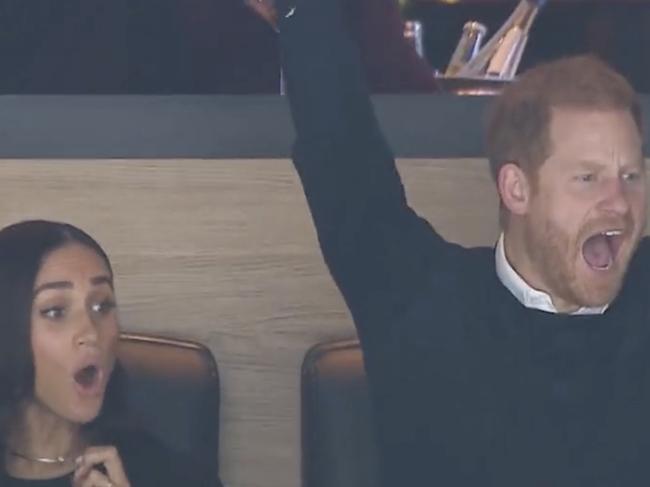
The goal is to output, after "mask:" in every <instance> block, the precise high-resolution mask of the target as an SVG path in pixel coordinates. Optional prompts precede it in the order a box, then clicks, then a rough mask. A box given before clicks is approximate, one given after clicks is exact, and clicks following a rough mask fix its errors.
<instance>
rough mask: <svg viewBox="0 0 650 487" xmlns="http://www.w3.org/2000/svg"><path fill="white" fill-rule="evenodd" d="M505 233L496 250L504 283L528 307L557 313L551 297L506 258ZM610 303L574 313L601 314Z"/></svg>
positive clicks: (499, 272)
mask: <svg viewBox="0 0 650 487" xmlns="http://www.w3.org/2000/svg"><path fill="white" fill-rule="evenodd" d="M504 238H505V237H504V235H503V233H502V234H501V235H500V236H499V241H498V242H497V246H496V250H495V259H496V270H497V275H498V276H499V279H500V280H501V282H502V283H503V285H504V286H505V287H506V288H508V290H509V291H510V292H511V293H512V294H513V295H514V296H515V298H517V300H518V301H519V302H520V303H521V304H523V305H524V306H525V307H526V308H533V309H538V310H541V311H546V312H548V313H557V312H558V311H557V309H556V308H555V306H554V305H553V301H552V300H551V297H550V296H549V295H548V294H546V293H545V292H544V291H539V290H537V289H533V288H532V287H530V286H529V285H528V283H527V282H526V281H524V279H523V278H522V277H521V276H520V275H519V274H517V271H515V269H514V268H513V267H512V266H511V265H510V262H508V259H507V258H506V251H505V244H504ZM608 306H609V305H608V304H606V305H604V306H599V307H597V308H580V309H578V310H576V311H574V312H573V313H571V314H572V315H599V314H603V313H604V312H605V310H606V309H607V307H608Z"/></svg>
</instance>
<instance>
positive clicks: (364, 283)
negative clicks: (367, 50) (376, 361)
mask: <svg viewBox="0 0 650 487" xmlns="http://www.w3.org/2000/svg"><path fill="white" fill-rule="evenodd" d="M285 11H286V10H285ZM280 32H281V34H280V44H281V49H282V56H283V66H284V70H285V76H286V80H287V91H288V95H289V102H290V106H291V113H292V117H293V121H294V125H295V130H296V134H297V139H296V142H295V146H294V152H293V160H294V164H295V166H296V169H297V171H298V173H299V176H300V178H301V181H302V184H303V188H304V191H305V195H306V197H307V201H308V204H309V208H310V210H311V213H312V217H313V220H314V224H315V227H316V231H317V234H318V239H319V243H320V246H321V249H322V252H323V255H324V258H325V261H326V263H327V265H328V267H329V269H330V272H331V274H332V276H333V277H334V279H335V281H336V283H337V285H338V286H339V288H340V290H341V292H342V294H343V296H344V298H345V300H346V302H347V305H348V307H349V308H350V311H351V313H352V315H353V318H354V320H355V323H356V325H357V328H358V331H359V332H360V335H361V338H362V340H363V339H364V335H366V334H367V332H372V333H373V334H374V333H377V331H376V330H377V327H382V326H390V323H391V322H394V320H393V318H395V317H396V316H397V315H399V313H400V312H401V311H402V310H404V309H405V308H406V307H407V306H408V305H409V303H410V302H411V300H413V299H414V298H415V297H416V296H417V294H418V293H419V292H421V290H422V289H423V287H424V285H425V283H426V281H427V279H428V278H429V276H431V273H432V271H433V270H434V268H435V267H436V266H437V265H440V264H442V263H444V262H445V261H446V259H447V258H448V257H449V254H450V252H452V251H453V248H454V246H452V245H451V244H448V243H447V242H445V241H444V240H443V239H442V238H441V237H440V236H439V235H438V234H437V233H436V232H435V231H434V230H433V229H432V228H431V227H430V226H429V224H428V223H427V222H426V221H425V220H423V219H422V218H420V217H419V216H418V215H417V214H416V213H415V212H414V211H413V210H412V209H411V208H410V207H409V206H408V203H407V201H406V197H405V194H404V188H403V186H402V183H401V180H400V177H399V174H398V172H397V169H396V167H395V161H394V158H393V155H392V153H391V150H390V148H389V147H388V145H387V143H386V141H385V140H384V137H383V135H382V133H381V131H380V128H379V125H378V122H377V120H376V118H375V115H374V112H373V108H372V104H371V101H370V98H369V96H368V92H367V88H366V86H365V83H364V80H363V79H362V74H361V68H360V62H359V55H358V52H357V48H356V47H355V43H354V41H353V40H352V39H351V38H350V35H349V33H348V32H346V29H345V27H344V23H343V21H342V15H341V12H340V5H339V2H336V1H332V0H300V1H299V2H298V3H297V6H296V8H295V9H293V10H292V9H288V13H286V14H283V15H282V20H281V23H280Z"/></svg>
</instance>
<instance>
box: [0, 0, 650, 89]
mask: <svg viewBox="0 0 650 487" xmlns="http://www.w3.org/2000/svg"><path fill="white" fill-rule="evenodd" d="M341 1H343V2H345V4H346V5H345V11H346V15H347V16H348V21H349V26H350V31H351V34H352V35H353V36H355V38H357V39H358V41H359V44H360V47H361V50H362V57H363V59H364V62H365V64H366V68H367V74H368V79H369V82H370V85H371V87H372V89H373V90H374V91H376V92H418V91H423V92H426V91H435V89H436V88H435V84H433V83H432V82H431V80H430V79H428V78H430V74H431V72H432V70H433V69H440V70H443V71H444V68H445V67H446V65H447V62H448V61H449V58H450V56H451V53H452V52H453V50H454V47H455V46H456V43H457V42H458V39H459V37H460V34H461V31H462V27H463V24H464V23H465V22H466V21H468V20H478V21H480V22H482V23H484V24H485V25H486V26H487V27H488V37H489V36H490V35H491V34H492V33H494V32H495V30H496V29H497V28H498V27H499V26H500V25H501V24H502V23H503V21H504V20H505V19H506V18H507V17H508V15H509V14H510V12H512V10H513V8H514V6H515V5H516V4H517V1H513V0H399V1H398V0H341ZM402 20H418V21H420V22H421V23H422V26H423V44H424V59H419V58H417V55H416V54H415V53H414V52H413V51H412V49H411V48H410V46H408V44H407V43H406V42H405V41H404V40H403V39H400V34H401V32H402V31H403V26H402V24H401V22H402ZM648 48H650V3H649V2H647V1H646V0H549V1H548V3H547V5H546V6H545V7H544V9H542V11H541V13H540V15H539V16H538V18H537V19H536V21H535V23H534V25H533V30H532V33H531V36H530V40H529V43H528V47H527V49H526V52H525V54H524V57H523V61H522V65H521V67H522V68H524V69H525V68H526V67H527V66H530V65H532V64H535V63H538V62H540V61H543V60H546V59H552V58H556V57H559V56H562V55H568V54H574V53H582V52H593V53H596V54H598V55H599V56H601V57H602V58H604V59H605V60H607V61H608V62H609V63H611V64H612V65H613V66H615V67H616V68H618V69H619V70H620V71H622V72H623V73H624V74H625V75H626V76H627V77H628V78H629V79H630V80H631V81H632V82H633V84H634V85H635V87H636V88H637V89H638V90H640V91H643V92H647V91H649V90H650V60H649V58H650V55H648V54H646V53H647V52H649V50H648ZM409 50H410V51H409ZM407 51H409V52H407ZM0 63H1V74H0V93H96V94H98V93H138V94H147V93H152V94H153V93H177V94H181V93H202V94H208V93H277V92H278V91H279V86H280V80H279V59H278V52H277V38H276V34H275V32H274V31H273V30H272V29H271V28H270V27H269V26H268V25H267V24H265V23H264V21H263V20H261V19H260V18H257V17H256V16H255V15H254V14H252V13H251V12H250V11H249V10H248V9H247V7H246V6H245V5H244V4H243V3H242V0H111V1H106V0H30V1H24V0H0Z"/></svg>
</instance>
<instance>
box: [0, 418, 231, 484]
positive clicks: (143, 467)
mask: <svg viewBox="0 0 650 487" xmlns="http://www.w3.org/2000/svg"><path fill="white" fill-rule="evenodd" d="M111 437H112V440H111V441H109V442H107V443H105V444H110V445H114V446H115V447H116V448H117V450H118V452H119V455H120V459H121V460H122V464H123V466H124V471H125V473H126V475H127V477H128V479H129V482H130V483H131V487H221V483H220V482H219V480H218V479H212V478H210V475H209V474H208V473H206V472H204V471H203V470H202V469H201V468H200V467H198V466H196V465H194V464H193V462H192V461H191V459H187V458H184V457H181V456H179V454H177V453H175V452H172V451H170V450H169V449H167V448H166V447H165V446H164V445H163V444H162V443H160V442H159V441H158V440H157V439H155V438H154V437H152V436H151V435H149V434H147V433H144V432H141V431H126V430H124V431H121V432H119V433H114V434H112V435H111ZM71 485H72V474H70V475H65V476H63V477H58V478H53V479H47V480H25V479H16V478H11V477H8V476H7V475H6V474H5V473H3V472H1V471H0V486H2V487H70V486H71Z"/></svg>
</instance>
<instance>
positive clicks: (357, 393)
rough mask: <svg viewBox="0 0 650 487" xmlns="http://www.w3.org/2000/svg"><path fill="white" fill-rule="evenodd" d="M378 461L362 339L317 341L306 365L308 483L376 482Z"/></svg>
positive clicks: (317, 486)
mask: <svg viewBox="0 0 650 487" xmlns="http://www.w3.org/2000/svg"><path fill="white" fill-rule="evenodd" d="M377 465H378V463H377V447H376V444H375V439H374V430H373V421H372V417H371V408H370V399H369V394H368V386H367V383H366V374H365V369H364V364H363V355H362V353H361V348H360V347H359V342H358V341H357V340H345V341H337V342H330V343H324V344H319V345H316V346H315V347H313V348H312V349H311V350H309V352H308V353H307V355H306V356H305V360H304V362H303V367H302V479H303V487H375V486H377V485H378V472H377Z"/></svg>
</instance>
